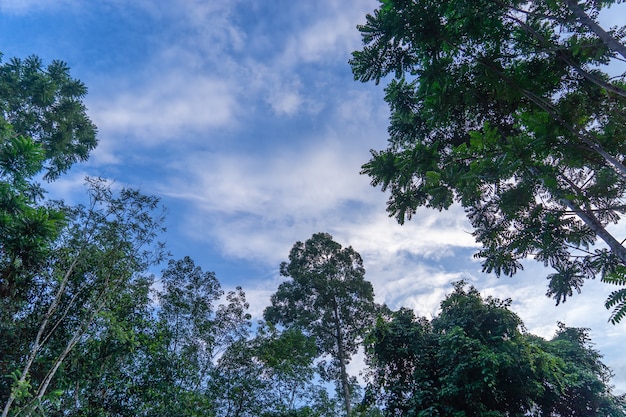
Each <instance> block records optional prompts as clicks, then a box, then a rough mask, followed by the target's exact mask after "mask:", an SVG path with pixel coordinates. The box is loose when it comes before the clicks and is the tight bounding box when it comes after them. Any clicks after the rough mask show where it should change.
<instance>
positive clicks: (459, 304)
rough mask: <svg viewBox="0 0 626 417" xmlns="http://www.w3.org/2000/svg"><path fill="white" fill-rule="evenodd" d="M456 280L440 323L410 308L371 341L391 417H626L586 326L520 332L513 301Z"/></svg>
mask: <svg viewBox="0 0 626 417" xmlns="http://www.w3.org/2000/svg"><path fill="white" fill-rule="evenodd" d="M464 285H465V284H464V283H463V282H459V283H457V284H455V290H454V292H453V293H452V294H450V295H448V296H447V297H446V299H445V300H444V301H442V303H441V313H440V314H439V315H438V316H437V317H435V318H434V319H432V320H430V321H429V320H428V319H426V318H417V317H415V315H414V313H413V312H412V311H410V310H407V309H400V310H398V311H396V312H394V313H393V314H391V315H390V316H389V317H384V318H380V319H379V320H378V323H377V325H376V327H375V329H374V330H373V331H372V332H371V334H370V335H369V337H368V339H367V341H366V352H367V356H368V363H369V367H370V369H369V377H370V383H369V385H368V397H367V398H368V400H369V401H371V402H378V403H380V404H381V406H382V407H383V409H384V410H385V412H384V415H386V416H405V417H411V416H424V417H425V416H468V417H470V416H476V417H478V416H492V417H496V416H502V417H504V416H528V415H533V416H535V415H537V416H539V415H541V416H578V415H580V416H590V417H591V416H600V415H602V416H623V415H625V414H626V399H625V398H624V397H623V396H615V395H613V394H612V393H611V390H610V388H609V385H608V382H609V378H610V371H609V370H608V369H607V368H606V366H605V365H603V364H602V362H601V361H600V359H601V357H600V355H599V354H598V352H596V351H595V350H593V349H592V348H591V346H590V339H589V336H588V332H587V330H585V329H573V328H567V327H565V326H564V325H561V326H560V327H559V329H558V331H557V333H556V335H555V336H554V338H553V339H552V340H549V341H546V340H543V339H541V338H539V337H536V336H533V335H530V334H527V333H524V332H522V331H521V329H522V322H521V321H520V319H519V317H517V316H516V315H515V314H514V313H512V312H511V311H510V310H509V309H508V307H509V305H510V300H506V301H501V300H498V299H495V298H491V297H488V298H486V299H483V298H482V297H481V296H480V294H479V293H478V291H477V290H476V289H474V288H473V287H471V288H470V289H469V290H466V289H465V288H464Z"/></svg>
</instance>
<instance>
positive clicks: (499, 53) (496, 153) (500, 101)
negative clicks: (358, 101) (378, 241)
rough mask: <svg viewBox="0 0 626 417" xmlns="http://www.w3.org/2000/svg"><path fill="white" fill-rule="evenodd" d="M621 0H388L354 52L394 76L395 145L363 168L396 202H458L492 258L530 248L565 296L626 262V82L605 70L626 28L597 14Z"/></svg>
mask: <svg viewBox="0 0 626 417" xmlns="http://www.w3.org/2000/svg"><path fill="white" fill-rule="evenodd" d="M612 3H614V2H613V1H606V2H595V1H584V2H582V3H578V2H576V1H575V0H572V1H564V2H550V1H536V2H535V1H533V2H531V1H525V0H505V1H500V0H480V1H472V2H463V1H459V0H444V1H439V2H430V1H424V0H382V1H381V6H380V8H379V9H378V10H376V11H375V12H374V13H373V14H371V15H368V16H367V23H366V24H365V25H362V26H359V30H360V31H361V34H362V38H363V43H364V47H363V49H362V50H361V51H356V52H354V53H353V58H352V60H351V61H350V63H351V65H352V69H353V72H354V75H355V78H357V79H359V80H361V81H369V80H374V81H376V82H380V81H381V80H382V79H383V78H384V77H386V76H388V75H393V76H394V79H392V80H391V81H390V83H389V85H388V86H387V89H386V93H387V94H386V98H385V100H386V101H387V102H388V103H389V105H390V108H391V123H390V127H389V134H390V137H389V146H388V148H387V149H386V150H383V151H380V152H379V151H372V159H371V160H370V161H369V162H367V163H366V164H365V165H363V171H362V172H363V173H365V174H368V175H369V176H371V178H372V185H374V186H381V188H382V189H383V190H389V191H390V197H389V201H388V211H389V213H390V215H393V216H396V218H397V219H398V221H399V222H400V223H402V222H404V221H405V219H407V218H408V219H410V217H411V215H413V214H414V213H415V211H416V210H417V208H418V207H422V206H424V207H431V208H436V209H438V210H442V209H447V208H448V207H450V205H451V204H453V203H454V202H459V203H460V204H461V205H462V206H463V207H464V208H465V211H466V213H467V217H468V219H469V221H470V223H471V224H472V225H473V226H474V236H475V238H476V240H477V241H478V242H480V243H482V245H483V249H482V250H480V251H479V252H478V253H477V256H478V257H480V258H482V259H483V270H484V271H487V272H495V273H496V274H497V275H500V274H505V275H513V274H514V273H515V272H516V271H517V270H519V269H521V268H522V264H521V263H520V261H521V260H522V259H524V258H526V257H529V256H531V257H533V258H534V259H536V260H537V261H539V262H542V263H544V264H545V265H546V266H550V267H552V268H554V270H555V272H554V273H553V274H551V275H550V276H549V277H548V278H549V280H550V281H549V286H548V291H547V295H549V296H552V297H554V299H555V300H556V302H557V304H558V303H560V302H563V301H565V300H566V299H567V298H568V297H569V296H571V295H572V294H573V292H574V291H578V292H580V289H581V287H582V285H583V282H584V280H585V279H586V278H594V277H595V276H596V275H600V276H603V277H609V278H610V277H611V276H612V275H611V274H614V273H615V272H616V269H617V267H618V266H624V265H626V248H625V247H624V245H623V244H622V242H623V238H622V237H619V236H615V235H614V234H613V233H612V232H611V231H610V230H609V229H607V225H609V224H610V223H617V222H619V220H620V219H621V218H622V216H623V214H624V213H625V211H626V206H624V204H623V201H622V200H623V197H624V195H625V194H626V167H625V166H624V164H623V160H624V154H625V151H626V136H625V135H624V132H625V131H626V116H625V114H626V85H625V83H624V78H623V76H619V77H615V78H611V77H610V76H609V74H608V73H607V72H606V71H603V69H606V65H607V64H608V63H609V62H610V60H611V59H613V58H620V59H623V54H624V46H623V40H624V36H625V35H626V30H625V29H624V28H621V29H611V30H609V31H605V30H603V29H602V28H601V27H600V26H599V25H598V24H597V21H596V18H597V15H598V12H599V10H600V8H601V7H605V6H607V5H611V4H612ZM598 238H599V239H601V240H602V241H604V243H605V244H606V249H605V248H601V249H599V248H594V244H595V242H596V240H597V239H598ZM618 318H619V317H618Z"/></svg>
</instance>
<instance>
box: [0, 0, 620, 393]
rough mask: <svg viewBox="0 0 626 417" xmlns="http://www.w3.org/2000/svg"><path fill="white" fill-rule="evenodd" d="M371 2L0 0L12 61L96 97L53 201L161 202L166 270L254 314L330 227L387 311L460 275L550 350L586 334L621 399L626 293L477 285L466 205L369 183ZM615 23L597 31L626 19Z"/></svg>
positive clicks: (380, 105) (376, 113)
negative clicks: (62, 73) (79, 158)
mask: <svg viewBox="0 0 626 417" xmlns="http://www.w3.org/2000/svg"><path fill="white" fill-rule="evenodd" d="M377 5H378V2H377V1H376V0H315V1H291V0H204V1H202V0H134V1H132V2H130V1H124V0H0V52H2V53H3V54H4V58H3V59H4V60H5V61H6V60H7V59H10V58H11V57H20V58H25V57H27V56H29V55H31V54H34V55H38V56H39V57H41V58H42V59H43V61H44V63H49V62H50V61H52V60H54V59H58V60H62V61H65V62H67V63H68V65H69V66H70V67H71V74H72V76H73V77H75V78H78V79H80V80H82V81H83V82H84V83H85V84H86V85H87V87H88V89H89V94H88V96H87V97H86V98H85V104H86V106H87V108H88V114H89V116H90V117H91V119H92V120H93V122H94V123H95V124H96V125H97V126H98V137H99V141H100V142H99V146H98V148H97V149H96V150H95V151H94V152H93V153H92V156H91V158H90V159H89V161H87V162H86V163H82V164H79V165H77V166H75V167H74V168H73V169H72V170H71V171H70V172H69V173H68V174H67V175H65V176H64V177H62V178H61V179H60V180H58V181H56V182H54V183H51V184H46V186H47V188H48V189H49V190H50V195H51V196H52V197H54V198H63V199H65V200H66V201H67V202H70V203H72V202H80V201H82V200H83V199H84V196H85V187H84V178H85V176H100V177H104V178H107V179H110V180H112V181H115V183H116V184H119V185H124V186H129V187H134V188H139V189H141V190H142V191H143V192H144V193H146V194H153V195H157V196H159V197H160V198H161V199H162V202H163V204H164V205H165V206H166V207H167V210H168V214H167V220H166V226H167V229H168V231H167V233H166V234H165V235H164V237H163V238H164V240H165V242H166V244H167V248H168V249H169V250H170V251H171V253H172V255H173V257H174V258H175V259H179V258H182V257H183V256H186V255H189V256H191V257H192V258H193V259H194V261H195V262H196V264H197V265H200V266H202V268H203V269H205V270H207V271H214V272H215V273H216V275H217V277H218V279H219V280H220V282H221V283H222V286H223V288H224V289H225V290H229V289H233V288H234V287H235V286H242V287H243V289H244V290H245V292H246V294H247V298H248V301H249V302H250V310H251V313H252V314H253V316H254V317H255V319H257V318H260V317H261V316H262V312H263V309H264V308H265V306H267V305H268V304H269V298H270V296H271V294H272V293H274V292H275V291H276V288H277V287H278V285H279V284H280V283H281V282H282V281H283V279H284V278H281V277H280V276H279V273H278V269H279V265H280V262H282V261H285V260H287V257H288V254H289V250H290V249H291V247H292V246H293V244H294V243H295V242H296V241H305V240H306V239H308V238H310V237H311V235H312V234H314V233H317V232H327V233H330V234H331V235H332V236H333V237H334V240H336V241H337V242H339V243H340V244H342V245H343V246H352V247H353V248H354V249H355V250H356V251H357V252H359V253H360V254H361V256H362V257H363V261H364V265H365V268H366V271H367V272H366V279H368V280H369V281H370V282H372V284H373V286H374V290H375V293H376V301H377V302H380V303H383V302H384V303H387V304H388V305H389V306H390V307H391V308H394V309H396V308H399V307H402V306H404V307H409V308H413V309H414V310H415V311H416V313H417V314H419V315H424V316H426V317H429V318H430V317H432V316H434V315H435V314H436V313H437V308H438V306H439V303H440V301H441V300H442V299H443V298H444V297H445V295H446V294H447V293H450V292H451V290H452V286H451V285H450V284H451V283H452V282H454V281H457V280H459V279H465V280H466V281H468V282H469V283H470V284H472V285H474V286H475V287H476V288H477V289H478V290H480V291H481V293H482V294H484V295H486V296H487V295H492V296H496V297H499V298H511V299H512V300H513V304H512V310H513V311H515V312H516V313H517V314H518V315H519V316H520V317H521V318H522V320H523V321H524V323H525V325H526V327H527V329H528V331H529V332H531V333H534V334H537V335H540V336H542V337H545V338H550V337H552V336H553V335H554V332H555V329H556V327H557V322H563V323H565V324H566V325H568V326H571V327H584V328H589V329H590V335H591V338H592V340H593V342H594V343H595V348H596V349H597V350H599V351H600V353H602V354H603V355H604V361H605V363H606V364H607V365H609V366H610V367H611V368H612V369H613V371H614V372H615V378H614V379H613V384H615V386H616V390H617V392H626V357H625V356H624V355H623V354H622V351H623V345H624V342H625V341H626V338H625V332H624V326H626V323H624V324H621V325H617V326H614V325H611V324H609V323H608V322H607V319H608V317H609V312H608V311H607V310H606V309H605V308H604V301H605V299H606V297H607V295H608V294H609V293H610V292H611V291H612V290H615V289H616V288H617V287H611V286H609V285H607V284H603V283H601V282H599V281H589V282H587V283H586V284H585V286H584V287H583V291H582V294H575V295H574V297H572V298H571V299H568V300H567V302H566V303H564V304H561V305H559V306H558V307H557V306H555V305H554V301H553V300H552V299H550V298H547V297H546V296H545V292H546V290H547V280H546V276H547V275H548V274H549V273H550V271H549V270H546V269H544V268H543V267H542V266H541V265H539V264H536V263H534V262H532V261H529V262H526V263H525V264H524V266H525V268H524V271H523V272H520V273H518V274H517V275H516V276H514V277H512V278H508V277H502V278H497V277H496V276H494V275H491V274H484V273H481V266H480V262H479V260H476V259H474V258H473V256H472V255H473V254H474V253H475V252H476V250H477V249H478V246H477V245H476V243H475V242H474V240H473V238H472V235H471V231H472V229H471V226H470V225H469V224H468V223H467V221H466V219H465V216H464V212H463V210H462V209H461V208H460V207H457V206H455V207H453V208H451V209H450V210H447V211H443V212H439V211H434V210H427V209H422V210H419V211H418V213H417V215H415V216H414V218H413V220H412V221H410V222H407V223H406V224H404V225H402V226H401V225H398V224H397V223H396V222H395V220H394V219H393V218H389V217H388V215H387V213H386V211H385V207H386V199H387V196H386V195H385V194H384V193H382V192H381V191H380V190H379V189H376V188H373V187H371V186H370V184H369V182H370V180H369V178H367V177H365V176H362V175H360V174H359V171H360V167H361V165H362V164H363V163H365V162H367V161H368V160H369V156H370V153H369V151H370V149H377V150H380V149H384V148H385V147H386V141H387V132H386V129H387V125H388V117H389V110H388V107H387V105H386V104H385V102H384V100H383V97H384V91H383V88H384V86H383V85H378V86H376V85H374V84H362V83H360V82H357V81H354V79H353V76H352V73H351V70H350V66H349V65H348V60H349V59H350V53H351V52H352V51H354V50H357V49H359V48H360V46H361V41H360V35H359V33H358V31H357V29H356V26H357V25H358V24H362V23H364V22H365V16H366V14H367V13H371V12H373V10H374V9H375V8H376V7H377ZM620 16H626V14H622V13H616V12H615V10H613V11H612V12H609V13H607V14H606V15H604V17H603V18H604V19H605V20H606V22H607V26H610V25H613V24H624V23H626V22H624V20H626V19H624V18H623V17H620ZM620 20H621V21H620ZM615 231H616V233H617V234H618V235H622V236H623V235H624V234H625V233H624V232H626V231H625V230H624V227H623V226H622V225H617V226H615ZM359 363H360V362H359V360H358V358H357V360H355V361H353V371H354V372H356V370H357V368H358V365H359Z"/></svg>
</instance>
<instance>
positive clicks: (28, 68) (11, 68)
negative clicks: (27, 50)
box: [0, 53, 98, 179]
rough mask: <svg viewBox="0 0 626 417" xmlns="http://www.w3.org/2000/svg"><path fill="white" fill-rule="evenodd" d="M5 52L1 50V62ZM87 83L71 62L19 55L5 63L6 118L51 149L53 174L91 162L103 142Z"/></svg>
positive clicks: (0, 74)
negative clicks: (71, 68)
mask: <svg viewBox="0 0 626 417" xmlns="http://www.w3.org/2000/svg"><path fill="white" fill-rule="evenodd" d="M1 58H2V54H1V53H0V63H1ZM86 94H87V88H86V87H85V85H84V84H83V83H82V82H81V81H79V80H77V79H74V78H72V77H71V76H70V73H69V67H68V66H67V64H66V63H65V62H62V61H52V63H51V64H50V65H48V66H47V67H45V68H44V66H43V63H42V61H41V59H40V58H38V57H36V56H30V57H28V58H26V59H24V60H22V59H19V58H13V59H11V60H10V61H9V62H7V63H4V64H1V65H0V119H2V120H4V122H7V123H9V124H11V125H12V126H13V129H14V130H15V134H16V135H18V136H23V137H30V138H32V139H33V140H34V141H35V142H36V143H38V144H40V145H41V148H42V149H43V151H44V154H45V161H46V166H45V170H46V174H45V177H46V178H47V179H55V178H57V177H58V176H59V175H60V174H62V173H63V172H65V171H67V170H68V169H69V168H70V167H71V166H72V165H73V164H74V163H76V162H78V161H85V160H87V158H88V157H89V153H90V151H92V150H93V149H94V148H95V147H96V145H97V144H98V141H97V139H96V127H95V126H94V124H93V123H92V122H91V120H90V119H89V117H88V116H87V110H86V108H85V105H84V104H83V102H82V99H83V98H84V97H85V95H86Z"/></svg>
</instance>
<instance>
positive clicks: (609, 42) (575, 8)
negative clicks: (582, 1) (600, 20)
mask: <svg viewBox="0 0 626 417" xmlns="http://www.w3.org/2000/svg"><path fill="white" fill-rule="evenodd" d="M565 3H566V4H567V7H568V8H569V9H570V10H571V12H572V13H574V16H576V18H578V20H580V22H581V23H582V24H583V25H585V26H587V27H588V28H589V29H590V30H591V31H592V32H593V33H595V34H596V35H597V36H598V38H600V40H601V41H602V42H604V44H605V45H606V46H608V47H609V48H610V49H612V50H613V51H615V52H617V53H618V54H620V55H621V56H623V57H624V58H626V46H624V45H623V44H622V43H620V42H619V41H618V40H617V39H615V38H614V37H613V36H611V34H610V33H608V32H607V31H605V30H604V29H603V28H602V27H601V26H600V25H598V24H597V23H596V22H595V21H594V20H593V19H592V18H591V17H589V16H588V15H587V13H585V11H584V10H583V8H582V7H580V5H579V4H578V1H577V0H566V1H565Z"/></svg>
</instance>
